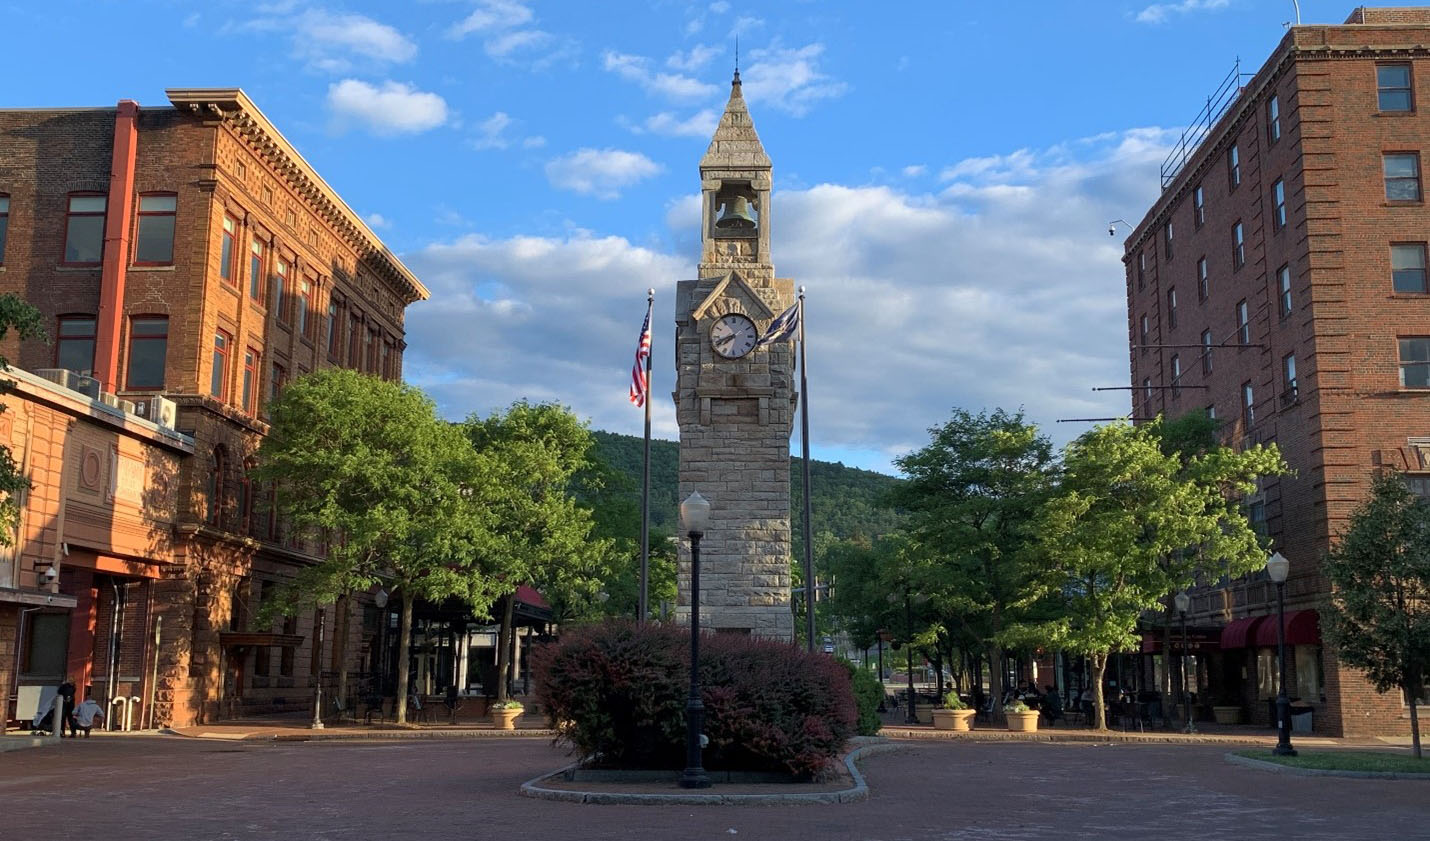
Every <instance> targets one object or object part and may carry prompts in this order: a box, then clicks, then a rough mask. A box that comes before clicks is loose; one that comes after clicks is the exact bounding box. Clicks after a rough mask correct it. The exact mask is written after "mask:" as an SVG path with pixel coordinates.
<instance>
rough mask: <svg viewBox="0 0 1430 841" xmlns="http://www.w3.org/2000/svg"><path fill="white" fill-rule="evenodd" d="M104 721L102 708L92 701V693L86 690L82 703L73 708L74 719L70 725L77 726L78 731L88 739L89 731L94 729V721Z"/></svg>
mask: <svg viewBox="0 0 1430 841" xmlns="http://www.w3.org/2000/svg"><path fill="white" fill-rule="evenodd" d="M96 720H98V721H100V722H103V721H104V708H103V707H101V706H100V705H99V704H98V703H97V702H96V701H95V700H94V693H93V692H92V691H91V690H88V689H86V690H85V692H84V701H82V702H80V705H79V706H77V707H75V708H74V718H73V719H71V724H78V725H79V729H81V730H83V731H84V737H85V738H86V739H88V738H89V731H90V730H91V729H92V728H93V727H94V725H95V721H96Z"/></svg>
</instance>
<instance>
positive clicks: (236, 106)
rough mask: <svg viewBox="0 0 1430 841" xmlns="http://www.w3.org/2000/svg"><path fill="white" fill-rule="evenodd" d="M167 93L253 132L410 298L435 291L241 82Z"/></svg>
mask: <svg viewBox="0 0 1430 841" xmlns="http://www.w3.org/2000/svg"><path fill="white" fill-rule="evenodd" d="M164 93H165V95H167V96H168V97H169V101H170V102H171V103H173V104H174V107H175V108H177V109H179V110H180V111H189V112H191V113H194V114H197V115H199V116H200V117H204V118H208V119H217V120H230V121H232V122H233V123H234V124H235V126H236V128H237V129H238V131H239V132H240V133H241V134H252V135H254V136H255V137H254V140H255V143H256V145H257V146H258V147H259V149H260V150H261V151H262V152H263V153H264V154H266V155H267V156H269V157H270V158H272V159H273V163H274V165H275V166H276V167H277V169H278V170H279V172H281V173H283V174H284V175H285V176H288V177H290V178H293V180H294V183H295V186H297V187H298V188H299V192H300V193H304V194H305V195H306V197H307V198H308V199H309V200H311V201H312V202H313V203H314V204H315V205H317V207H318V209H319V211H320V212H326V213H327V214H328V216H329V221H331V222H333V223H334V224H335V226H336V227H337V228H338V229H339V230H341V231H343V233H345V234H346V235H347V236H348V237H349V238H350V239H351V240H353V241H355V243H356V244H357V245H359V251H360V256H361V257H362V258H363V259H368V260H374V261H376V262H377V263H378V264H379V265H381V266H382V267H384V268H386V269H387V270H388V274H389V275H390V276H391V279H393V280H397V281H399V282H400V283H401V284H403V285H405V286H406V287H407V289H406V293H407V294H406V297H407V298H408V303H412V302H415V301H425V300H427V299H428V298H430V297H431V292H429V291H428V290H427V287H426V286H424V285H422V281H420V280H418V279H417V276H416V275H415V274H413V273H412V270H411V269H409V268H407V266H406V265H405V264H403V262H402V261H401V260H400V259H398V257H397V255H395V254H393V253H392V251H391V249H389V248H388V247H387V245H386V244H385V243H383V241H382V239H381V238H380V237H378V235H377V234H375V233H373V231H372V228H370V227H368V225H367V223H366V222H364V221H363V219H362V217H361V216H359V215H358V214H357V212H356V211H354V210H353V209H352V208H351V207H349V206H348V204H347V202H345V201H343V199H342V197H341V196H339V195H338V192H337V191H336V190H334V189H333V188H332V187H331V186H330V185H329V184H328V182H326V181H324V180H323V177H322V176H321V175H319V174H318V171H317V170H316V169H314V168H313V165H312V164H310V163H308V161H307V159H305V158H304V157H303V156H302V154H301V153H299V152H298V150H297V149H296V148H294V146H293V144H291V143H289V142H288V139H287V138H285V137H284V136H283V134H282V132H280V131H278V129H277V128H276V127H275V126H274V125H273V123H272V122H270V121H269V119H268V118H267V117H266V116H264V114H263V112H262V111H261V110H259V108H258V106H257V105H255V104H254V103H253V100H251V99H249V98H248V95H247V94H245V93H244V92H243V90H242V89H241V88H168V89H166V90H165V91H164ZM305 182H306V183H305Z"/></svg>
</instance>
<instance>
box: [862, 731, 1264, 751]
mask: <svg viewBox="0 0 1430 841" xmlns="http://www.w3.org/2000/svg"><path fill="white" fill-rule="evenodd" d="M879 735H881V736H884V737H887V738H890V739H908V740H910V741H967V742H1039V743H1044V744H1046V743H1048V742H1081V743H1088V742H1095V743H1098V744H1108V743H1110V742H1117V743H1120V744H1132V745H1246V746H1248V747H1260V746H1262V745H1270V744H1274V743H1275V740H1274V739H1273V738H1271V737H1258V736H1223V735H1211V734H1208V735H1205V736H1185V735H1178V734H1174V733H1166V734H1157V733H1135V734H1134V733H1119V732H1115V731H1103V732H1098V731H1096V730H1087V731H1082V732H1077V731H1044V730H1039V731H1036V732H1033V733H1014V732H1012V731H1010V730H968V731H963V732H957V731H953V730H915V729H913V728H898V727H884V728H881V729H880V730H879Z"/></svg>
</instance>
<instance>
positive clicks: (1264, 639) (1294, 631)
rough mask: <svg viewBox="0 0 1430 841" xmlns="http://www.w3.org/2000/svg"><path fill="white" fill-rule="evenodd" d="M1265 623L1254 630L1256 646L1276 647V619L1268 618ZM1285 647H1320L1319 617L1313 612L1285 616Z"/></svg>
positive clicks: (1298, 611)
mask: <svg viewBox="0 0 1430 841" xmlns="http://www.w3.org/2000/svg"><path fill="white" fill-rule="evenodd" d="M1266 619H1267V621H1265V622H1262V623H1261V627H1260V628H1257V629H1256V644H1257V645H1258V646H1267V647H1271V646H1275V645H1276V617H1275V616H1268V617H1266ZM1286 644H1287V645H1320V644H1321V617H1320V614H1318V613H1316V611H1314V610H1293V611H1291V612H1290V613H1288V614H1286Z"/></svg>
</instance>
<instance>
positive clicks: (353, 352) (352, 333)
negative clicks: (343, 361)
mask: <svg viewBox="0 0 1430 841" xmlns="http://www.w3.org/2000/svg"><path fill="white" fill-rule="evenodd" d="M361 349H362V315H361V314H359V313H353V314H351V315H349V316H348V367H349V368H358V367H360V365H359V363H360V361H361V360H360V359H359V357H358V353H359V351H360V350H361Z"/></svg>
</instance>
